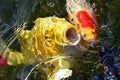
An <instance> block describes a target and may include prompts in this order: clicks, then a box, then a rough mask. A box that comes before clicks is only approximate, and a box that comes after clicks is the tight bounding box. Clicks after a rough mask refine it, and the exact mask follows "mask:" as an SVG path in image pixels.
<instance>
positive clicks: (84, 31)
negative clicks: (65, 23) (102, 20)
mask: <svg viewBox="0 0 120 80" xmlns="http://www.w3.org/2000/svg"><path fill="white" fill-rule="evenodd" d="M66 7H67V12H68V15H69V19H70V22H72V23H73V24H76V25H77V29H79V30H80V34H81V35H82V36H83V39H84V40H85V41H88V42H92V41H94V39H95V38H96V35H97V29H98V24H97V22H96V20H95V13H94V12H93V10H92V7H91V6H90V4H89V3H88V2H87V1H86V0H66Z"/></svg>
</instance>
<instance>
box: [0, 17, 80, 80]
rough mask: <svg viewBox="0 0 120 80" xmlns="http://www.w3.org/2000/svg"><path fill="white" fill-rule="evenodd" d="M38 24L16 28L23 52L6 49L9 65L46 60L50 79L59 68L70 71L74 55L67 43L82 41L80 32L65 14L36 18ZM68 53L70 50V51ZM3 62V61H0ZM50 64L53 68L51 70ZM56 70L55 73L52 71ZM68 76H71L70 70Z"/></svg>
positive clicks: (72, 44)
mask: <svg viewBox="0 0 120 80" xmlns="http://www.w3.org/2000/svg"><path fill="white" fill-rule="evenodd" d="M34 23H35V25H34V26H33V28H32V29H31V30H24V29H23V28H18V29H17V30H16V33H18V32H19V33H18V34H17V38H18V41H19V44H20V46H21V52H18V51H13V50H12V49H10V48H7V49H6V53H4V54H9V55H8V61H7V64H8V65H17V64H32V63H35V62H38V63H41V62H43V64H45V65H46V66H48V65H49V66H48V67H49V69H47V68H45V69H44V71H45V72H46V74H47V76H48V78H49V80H53V79H54V80H55V78H56V77H58V76H56V77H55V76H54V75H55V73H59V71H61V70H59V69H64V70H65V71H66V72H65V74H67V72H68V70H66V69H69V68H70V67H71V61H69V59H70V60H71V58H70V57H71V56H70V55H68V54H67V53H66V52H65V51H64V50H65V49H64V48H63V47H64V46H76V45H77V44H78V43H79V42H80V35H79V33H78V31H77V29H76V28H75V26H74V25H72V24H71V23H69V22H68V21H66V20H65V19H63V18H58V17H55V16H52V17H45V18H37V19H36V20H35V22H34ZM68 53H69V54H70V53H71V52H68ZM0 62H1V63H2V62H4V61H0ZM51 68H53V69H52V71H51ZM51 74H53V75H51ZM67 76H71V70H70V74H68V75H67Z"/></svg>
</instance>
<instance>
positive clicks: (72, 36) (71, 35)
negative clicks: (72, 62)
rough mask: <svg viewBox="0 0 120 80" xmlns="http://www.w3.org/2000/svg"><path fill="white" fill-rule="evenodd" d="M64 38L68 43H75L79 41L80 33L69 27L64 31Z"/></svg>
mask: <svg viewBox="0 0 120 80" xmlns="http://www.w3.org/2000/svg"><path fill="white" fill-rule="evenodd" d="M66 38H67V40H68V41H69V44H70V45H77V44H78V42H79V41H80V35H79V34H78V33H77V32H76V30H75V29H74V28H70V29H68V30H67V31H66Z"/></svg>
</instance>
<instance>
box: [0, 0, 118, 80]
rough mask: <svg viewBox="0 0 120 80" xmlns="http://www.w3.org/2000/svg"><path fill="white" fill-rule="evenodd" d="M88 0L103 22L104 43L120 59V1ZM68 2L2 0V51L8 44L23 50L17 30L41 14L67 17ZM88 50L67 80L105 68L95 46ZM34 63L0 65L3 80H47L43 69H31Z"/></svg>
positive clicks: (86, 79)
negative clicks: (75, 71) (77, 67)
mask: <svg viewBox="0 0 120 80" xmlns="http://www.w3.org/2000/svg"><path fill="white" fill-rule="evenodd" d="M87 1H89V2H90V4H91V5H92V7H93V9H94V11H95V12H96V14H97V22H98V24H99V25H100V29H99V32H98V36H99V37H100V40H101V42H102V43H103V44H107V45H108V46H109V47H110V48H112V49H113V53H114V56H115V58H116V59H117V61H118V62H120V36H119V31H120V14H119V13H120V4H119V3H120V0H87ZM65 4H66V0H0V51H1V52H4V51H5V50H6V47H5V46H6V45H7V47H9V48H10V49H12V50H14V51H20V44H19V43H18V39H17V37H16V36H17V34H19V33H17V34H16V30H17V28H20V27H22V26H23V25H24V23H26V24H25V26H26V27H25V29H26V30H27V29H28V30H31V29H32V27H33V25H34V23H33V21H35V19H37V18H38V17H42V18H44V17H48V16H53V15H55V16H57V17H61V18H66V19H67V18H68V17H67V15H68V14H67V12H66V6H65ZM88 50H89V51H88V52H86V53H85V54H82V55H81V57H80V60H83V61H79V63H77V64H78V65H80V66H79V69H78V70H79V71H78V72H77V73H74V74H73V75H72V76H71V77H70V78H69V79H67V80H90V78H92V77H93V76H95V75H97V74H99V73H100V72H101V71H102V70H103V67H102V66H101V65H100V64H99V59H98V54H96V49H94V48H90V49H88ZM87 53H88V54H87ZM76 59H77V58H76ZM84 61H86V62H85V63H84ZM87 61H88V63H87ZM89 61H90V62H89ZM96 63H97V64H96ZM35 65H36V63H34V64H29V65H26V64H20V65H16V66H10V65H7V64H6V65H5V66H3V67H0V80H46V78H47V77H46V75H45V73H44V72H43V71H42V70H41V68H39V67H37V68H35V69H34V70H33V71H32V72H30V71H31V69H33V68H34V67H35ZM96 66H97V68H96ZM119 67H120V66H119ZM28 75H29V76H28ZM27 76H28V78H27V79H26V77H27Z"/></svg>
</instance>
